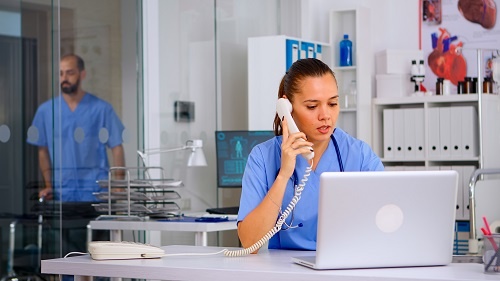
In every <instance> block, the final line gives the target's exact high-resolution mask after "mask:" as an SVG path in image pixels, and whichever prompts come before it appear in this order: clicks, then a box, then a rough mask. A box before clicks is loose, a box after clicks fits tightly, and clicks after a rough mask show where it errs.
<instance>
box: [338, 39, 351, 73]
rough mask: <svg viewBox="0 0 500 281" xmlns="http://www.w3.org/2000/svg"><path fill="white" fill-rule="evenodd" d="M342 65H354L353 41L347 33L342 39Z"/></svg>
mask: <svg viewBox="0 0 500 281" xmlns="http://www.w3.org/2000/svg"><path fill="white" fill-rule="evenodd" d="M340 66H352V42H351V40H349V35H347V34H344V40H342V41H340Z"/></svg>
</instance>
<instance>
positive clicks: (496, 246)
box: [481, 227, 498, 251]
mask: <svg viewBox="0 0 500 281" xmlns="http://www.w3.org/2000/svg"><path fill="white" fill-rule="evenodd" d="M481 231H482V232H483V234H484V235H486V236H487V237H488V240H490V243H491V245H492V246H493V249H494V250H495V251H497V250H498V245H497V244H496V243H495V239H493V237H491V233H490V234H488V230H486V229H485V228H484V227H481Z"/></svg>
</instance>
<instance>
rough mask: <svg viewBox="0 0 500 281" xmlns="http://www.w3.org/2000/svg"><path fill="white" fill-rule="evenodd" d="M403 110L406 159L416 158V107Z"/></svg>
mask: <svg viewBox="0 0 500 281" xmlns="http://www.w3.org/2000/svg"><path fill="white" fill-rule="evenodd" d="M401 110H402V111H403V116H404V118H403V121H404V138H403V139H404V145H403V150H404V153H403V154H404V159H406V160H414V159H415V150H416V149H415V146H416V141H415V137H416V134H415V123H416V120H415V119H416V116H415V115H416V112H415V109H414V108H406V109H401Z"/></svg>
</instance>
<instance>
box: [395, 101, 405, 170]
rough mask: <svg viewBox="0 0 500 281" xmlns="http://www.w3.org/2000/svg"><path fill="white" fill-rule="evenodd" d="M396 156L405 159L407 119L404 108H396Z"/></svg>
mask: <svg viewBox="0 0 500 281" xmlns="http://www.w3.org/2000/svg"><path fill="white" fill-rule="evenodd" d="M393 118H394V119H393V120H394V148H395V149H394V158H395V159H398V160H399V159H401V160H403V159H404V156H405V155H404V144H405V128H404V127H405V121H404V109H400V108H398V109H394V116H393Z"/></svg>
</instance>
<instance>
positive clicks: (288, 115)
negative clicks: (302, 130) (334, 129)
mask: <svg viewBox="0 0 500 281" xmlns="http://www.w3.org/2000/svg"><path fill="white" fill-rule="evenodd" d="M276 112H277V113H278V116H279V118H280V120H282V119H283V116H284V117H285V119H286V123H287V125H288V131H289V132H290V133H291V134H293V133H298V132H299V128H297V125H296V124H295V121H294V120H293V118H292V104H291V103H290V101H289V100H288V99H285V98H281V99H278V101H277V102H276ZM301 140H302V141H305V140H304V139H301ZM302 156H304V158H306V159H307V160H311V159H313V158H314V152H307V153H303V154H302Z"/></svg>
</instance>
